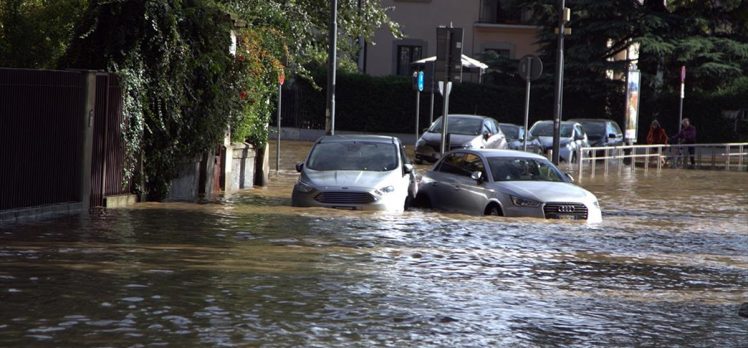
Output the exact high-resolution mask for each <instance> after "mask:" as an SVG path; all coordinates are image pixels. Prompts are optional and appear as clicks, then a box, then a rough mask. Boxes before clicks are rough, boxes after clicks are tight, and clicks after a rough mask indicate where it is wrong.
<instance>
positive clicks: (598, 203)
mask: <svg viewBox="0 0 748 348" xmlns="http://www.w3.org/2000/svg"><path fill="white" fill-rule="evenodd" d="M592 205H594V206H595V208H598V209H599V208H600V202H598V201H597V199H596V200H594V201H592Z"/></svg>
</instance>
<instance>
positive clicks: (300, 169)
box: [296, 162, 304, 173]
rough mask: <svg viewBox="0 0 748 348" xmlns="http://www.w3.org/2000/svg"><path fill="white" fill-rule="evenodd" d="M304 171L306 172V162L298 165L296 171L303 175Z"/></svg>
mask: <svg viewBox="0 0 748 348" xmlns="http://www.w3.org/2000/svg"><path fill="white" fill-rule="evenodd" d="M302 170H304V162H299V163H296V171H297V172H299V173H301V171H302Z"/></svg>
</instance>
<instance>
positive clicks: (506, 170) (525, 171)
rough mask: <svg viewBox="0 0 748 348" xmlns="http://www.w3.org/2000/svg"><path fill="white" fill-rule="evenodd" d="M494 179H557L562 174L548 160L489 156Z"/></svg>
mask: <svg viewBox="0 0 748 348" xmlns="http://www.w3.org/2000/svg"><path fill="white" fill-rule="evenodd" d="M488 167H489V168H491V173H492V174H493V180H494V181H520V180H521V181H558V182H565V181H566V179H564V175H563V174H562V173H561V172H560V171H559V170H558V168H556V166H554V165H553V164H552V163H551V162H549V161H548V160H540V159H534V158H520V157H489V158H488Z"/></svg>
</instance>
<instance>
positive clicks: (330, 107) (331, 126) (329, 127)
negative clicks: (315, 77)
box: [325, 0, 338, 135]
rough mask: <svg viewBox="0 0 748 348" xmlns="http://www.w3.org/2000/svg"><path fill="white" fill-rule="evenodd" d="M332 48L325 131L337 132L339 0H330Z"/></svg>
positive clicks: (328, 71)
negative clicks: (336, 86)
mask: <svg viewBox="0 0 748 348" xmlns="http://www.w3.org/2000/svg"><path fill="white" fill-rule="evenodd" d="M330 2H331V3H332V6H331V7H332V8H331V11H330V40H329V41H330V48H329V51H328V53H327V62H328V65H327V108H326V109H325V133H326V134H327V135H333V134H335V72H336V71H335V70H336V69H337V66H338V64H337V46H338V0H332V1H330Z"/></svg>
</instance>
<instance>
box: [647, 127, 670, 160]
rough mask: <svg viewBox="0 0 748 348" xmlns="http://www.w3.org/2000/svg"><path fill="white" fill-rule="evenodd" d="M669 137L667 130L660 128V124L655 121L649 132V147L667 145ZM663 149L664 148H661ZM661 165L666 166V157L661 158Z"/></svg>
mask: <svg viewBox="0 0 748 348" xmlns="http://www.w3.org/2000/svg"><path fill="white" fill-rule="evenodd" d="M667 143H668V136H667V133H666V132H665V128H662V127H660V122H657V120H653V121H652V123H651V124H650V125H649V132H647V144H649V145H658V144H659V145H667ZM659 149H662V148H659ZM659 161H660V164H665V163H666V162H667V160H666V159H665V157H664V156H662V157H660V158H659Z"/></svg>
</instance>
